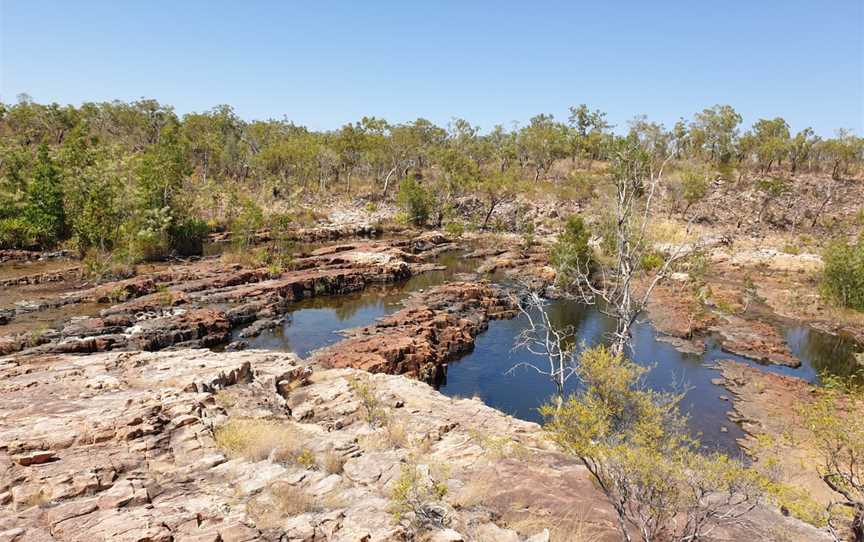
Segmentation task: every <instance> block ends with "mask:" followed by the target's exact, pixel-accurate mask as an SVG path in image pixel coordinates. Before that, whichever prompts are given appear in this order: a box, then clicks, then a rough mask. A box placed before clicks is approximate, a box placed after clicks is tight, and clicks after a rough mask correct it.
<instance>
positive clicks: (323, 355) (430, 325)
mask: <svg viewBox="0 0 864 542" xmlns="http://www.w3.org/2000/svg"><path fill="white" fill-rule="evenodd" d="M406 305H407V306H406V308H404V309H402V310H400V311H398V312H396V313H394V314H392V315H390V316H387V317H386V318H383V319H382V320H380V321H379V322H377V323H376V324H374V325H371V326H368V327H365V328H360V329H355V330H349V331H348V332H346V334H347V335H348V339H346V340H344V341H341V342H339V343H337V344H336V345H334V346H332V347H330V348H327V349H325V350H323V351H321V352H318V353H317V354H316V355H315V356H314V357H313V358H312V359H313V361H314V362H315V363H317V364H321V365H323V366H326V367H354V368H357V369H363V370H366V371H369V372H373V373H388V374H404V375H408V376H412V377H414V378H419V379H421V380H424V381H427V382H436V381H438V380H439V379H440V378H441V377H443V376H444V374H445V372H446V363H447V361H449V360H451V359H453V358H454V357H455V356H456V355H458V354H459V353H462V352H465V351H467V350H469V349H471V348H472V347H473V346H474V340H475V338H476V337H477V335H478V334H479V333H480V332H482V331H484V330H485V329H486V327H487V326H488V322H489V320H490V319H496V318H510V317H513V316H515V314H516V306H515V302H514V300H513V299H511V297H510V296H509V294H508V292H507V291H506V290H505V289H503V288H501V287H499V286H495V285H492V284H488V283H467V282H455V283H449V284H444V285H442V286H438V287H436V288H433V289H432V290H429V291H428V292H421V293H418V294H416V295H414V296H413V297H412V298H410V299H409V300H408V301H407V302H406Z"/></svg>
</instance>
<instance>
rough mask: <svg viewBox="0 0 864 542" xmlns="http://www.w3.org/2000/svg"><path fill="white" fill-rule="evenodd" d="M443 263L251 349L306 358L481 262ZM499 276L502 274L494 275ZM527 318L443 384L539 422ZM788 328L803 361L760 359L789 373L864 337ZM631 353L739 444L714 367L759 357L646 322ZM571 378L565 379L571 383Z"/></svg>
mask: <svg viewBox="0 0 864 542" xmlns="http://www.w3.org/2000/svg"><path fill="white" fill-rule="evenodd" d="M437 263H439V264H441V265H444V266H446V267H447V269H446V270H442V271H434V272H429V273H424V274H420V275H417V276H415V277H413V278H411V279H410V280H408V281H406V282H404V283H401V284H396V285H386V286H374V287H370V288H368V289H366V290H365V291H363V292H358V293H354V294H349V295H345V296H338V297H321V298H315V299H310V300H306V301H303V302H301V303H298V304H296V305H295V307H294V310H292V311H291V312H290V313H289V315H288V319H287V320H286V322H285V324H284V325H283V326H282V327H280V328H279V329H277V330H275V331H274V332H270V333H264V334H262V335H261V336H260V337H257V338H255V339H252V340H251V341H250V342H251V345H250V346H251V347H253V348H272V349H278V350H286V351H293V352H296V353H297V354H299V355H300V356H303V357H306V356H308V355H309V354H310V353H311V352H312V351H314V350H316V349H318V348H321V347H324V346H328V345H330V344H333V343H334V342H336V341H338V340H340V339H341V338H342V337H341V336H340V335H339V333H338V332H339V331H341V330H344V329H347V328H352V327H360V326H366V325H369V324H372V323H373V322H374V321H375V320H376V319H378V318H381V317H382V316H385V315H387V314H391V313H393V312H395V311H397V310H399V309H400V308H401V307H402V301H404V299H405V298H406V297H407V296H408V295H409V294H410V293H411V292H414V291H419V290H424V289H428V288H431V287H433V286H436V285H438V284H442V283H444V282H446V281H448V280H453V279H454V278H456V277H458V275H457V274H458V273H463V272H472V271H473V270H474V269H475V267H476V264H477V262H476V261H473V260H466V259H465V258H464V253H461V252H452V253H447V254H444V255H442V256H441V257H440V258H439V260H438V261H437ZM492 279H493V280H496V281H500V280H501V277H492ZM548 310H549V312H550V318H551V320H552V322H553V324H555V325H557V326H562V327H563V326H572V327H573V328H574V329H575V339H574V340H575V341H576V342H577V343H579V344H582V343H584V344H585V345H588V346H592V345H596V344H599V343H600V342H602V341H604V340H605V339H606V338H607V337H608V336H609V334H610V333H611V332H612V331H613V330H614V329H615V323H614V321H613V320H612V319H611V318H609V317H608V316H606V315H605V314H603V313H602V312H601V311H600V310H599V309H598V308H597V307H595V306H587V305H585V304H582V303H577V302H575V301H570V300H556V301H551V302H550V303H549V306H548ZM526 325H527V319H526V318H525V317H524V316H519V317H517V318H514V319H510V320H497V321H492V322H490V324H489V329H488V331H486V332H484V333H482V334H481V335H480V336H479V337H478V338H477V341H476V343H475V346H474V349H473V350H472V351H470V352H468V353H466V354H464V355H463V356H462V357H461V358H459V359H457V360H454V361H453V362H451V363H450V365H449V368H448V373H447V377H446V381H444V382H442V383H441V384H440V390H441V392H442V393H445V394H447V395H450V396H457V395H458V396H462V397H472V396H475V395H476V396H479V397H480V398H481V399H482V400H483V401H484V402H485V403H486V404H488V405H490V406H493V407H495V408H497V409H499V410H501V411H503V412H505V413H508V414H512V415H513V416H516V417H519V418H522V419H525V420H530V421H536V422H540V421H542V420H541V419H540V415H539V413H538V412H537V408H538V407H539V406H540V405H541V404H543V403H544V402H545V401H546V400H548V398H549V397H550V396H551V395H552V393H553V392H554V386H553V385H552V384H551V382H550V381H549V380H548V379H547V378H546V377H544V376H542V375H539V374H537V373H536V372H535V371H533V370H531V369H528V368H520V369H517V370H515V371H514V372H512V373H508V371H509V370H510V368H512V367H513V366H514V365H516V364H517V363H519V362H522V361H532V362H537V363H540V362H543V361H544V360H542V359H539V358H536V357H535V356H533V355H532V354H530V353H529V352H526V351H524V350H516V351H514V350H513V343H514V339H515V338H516V337H517V336H518V335H519V333H520V332H521V331H522V330H523V329H525V327H526ZM783 332H784V333H785V335H786V338H787V340H788V342H789V347H790V349H791V350H792V352H793V354H795V355H796V356H798V357H799V358H800V359H801V360H802V367H801V368H799V369H791V368H788V367H780V366H760V368H762V369H763V370H766V371H772V372H778V373H784V374H792V375H795V376H799V377H802V378H806V379H808V380H811V381H816V380H817V379H818V373H819V372H820V371H822V370H828V371H831V372H834V373H837V374H842V375H847V374H850V373H851V372H852V371H853V369H854V368H855V367H856V364H855V360H854V357H853V353H854V352H855V351H856V349H859V348H860V345H856V344H855V343H854V342H853V341H851V340H849V339H848V338H842V337H840V338H838V337H834V336H831V335H828V334H825V333H821V332H818V331H815V330H812V329H810V328H807V327H801V326H789V327H784V328H783ZM633 339H634V343H633V345H634V349H635V354H634V356H633V357H634V359H635V360H636V361H637V362H638V363H640V364H643V365H646V366H652V367H653V368H652V370H651V371H650V372H649V373H648V374H647V376H646V382H647V384H648V385H649V386H650V387H651V388H653V389H657V390H662V391H675V392H680V391H687V394H686V397H685V399H684V401H683V403H682V406H683V408H684V410H685V411H686V412H687V413H688V415H689V416H690V428H691V430H692V432H693V433H694V434H697V435H698V436H699V437H700V440H701V441H702V443H703V445H704V446H706V447H708V448H719V449H723V450H727V451H737V450H738V448H737V444H736V442H735V439H737V438H738V437H741V436H743V432H742V431H741V429H740V428H739V427H738V426H736V425H735V424H732V423H730V422H729V421H728V419H727V416H726V412H727V411H728V410H730V409H731V404H730V403H729V402H728V398H726V395H727V394H728V392H727V391H726V390H725V389H724V388H722V387H720V386H718V385H715V384H714V383H713V382H712V381H713V380H714V379H716V378H718V377H719V376H720V375H719V373H718V372H717V371H716V370H715V369H713V368H712V367H711V365H712V364H713V362H715V361H717V360H721V359H735V360H738V361H743V362H745V363H750V364H755V363H754V362H752V361H750V360H747V359H745V358H742V357H740V356H735V355H732V354H729V353H727V352H723V351H722V350H721V349H720V348H719V346H718V345H717V344H716V343H715V342H714V341H713V340H711V339H710V338H709V339H708V340H707V341H706V347H707V348H706V352H705V353H704V354H703V355H694V354H685V353H681V352H679V351H677V350H676V349H675V348H674V347H673V346H672V345H671V344H669V343H666V342H663V341H660V340H658V337H657V333H656V331H655V330H654V328H653V327H652V326H651V325H650V324H649V323H646V322H641V323H638V324H637V325H636V326H635V328H634V329H633ZM574 385H575V381H571V382H570V383H569V388H568V391H573V386H574Z"/></svg>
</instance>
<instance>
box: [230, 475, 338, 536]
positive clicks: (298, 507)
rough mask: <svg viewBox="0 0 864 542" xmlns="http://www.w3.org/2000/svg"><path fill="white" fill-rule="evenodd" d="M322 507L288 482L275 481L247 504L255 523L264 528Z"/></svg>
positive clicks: (275, 525)
mask: <svg viewBox="0 0 864 542" xmlns="http://www.w3.org/2000/svg"><path fill="white" fill-rule="evenodd" d="M320 509H321V507H320V505H319V504H318V503H317V502H316V501H315V499H314V498H312V496H311V495H309V494H308V493H306V491H304V490H303V489H302V488H299V487H295V486H292V485H291V484H288V483H287V482H274V483H273V484H272V485H271V486H270V487H268V488H267V489H266V490H265V491H263V492H262V493H261V494H260V495H258V496H256V497H255V498H253V499H252V500H251V501H249V504H248V505H247V510H248V512H249V515H250V516H251V517H252V518H253V519H254V520H255V525H256V526H257V527H259V528H264V529H266V528H271V527H277V526H278V525H279V524H281V522H282V521H284V519H285V518H286V517H291V516H297V515H300V514H305V513H306V512H315V511H318V510H320Z"/></svg>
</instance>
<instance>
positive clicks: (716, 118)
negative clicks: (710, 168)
mask: <svg viewBox="0 0 864 542" xmlns="http://www.w3.org/2000/svg"><path fill="white" fill-rule="evenodd" d="M741 121H742V118H741V115H740V114H738V112H737V111H735V109H733V108H732V106H730V105H715V106H714V107H710V108H707V109H704V110H702V112H701V113H696V115H695V118H694V120H693V122H692V123H691V124H690V134H691V139H692V142H693V144H694V151H696V152H700V151H701V152H704V153H707V157H708V159H709V160H711V161H712V162H718V163H719V162H724V163H725V162H728V161H729V160H730V159H731V158H732V156H733V155H734V150H735V147H734V144H735V139H736V138H737V137H738V126H739V125H740V124H741Z"/></svg>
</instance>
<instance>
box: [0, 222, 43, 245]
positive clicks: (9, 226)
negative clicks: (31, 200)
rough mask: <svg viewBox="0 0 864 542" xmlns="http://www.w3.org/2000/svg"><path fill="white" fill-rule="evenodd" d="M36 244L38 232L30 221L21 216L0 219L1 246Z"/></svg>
mask: <svg viewBox="0 0 864 542" xmlns="http://www.w3.org/2000/svg"><path fill="white" fill-rule="evenodd" d="M35 244H36V232H35V231H34V230H33V227H32V226H31V225H30V223H29V222H27V221H26V220H24V219H23V218H21V217H10V218H3V219H0V246H2V247H6V248H21V247H32V246H34V245H35Z"/></svg>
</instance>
